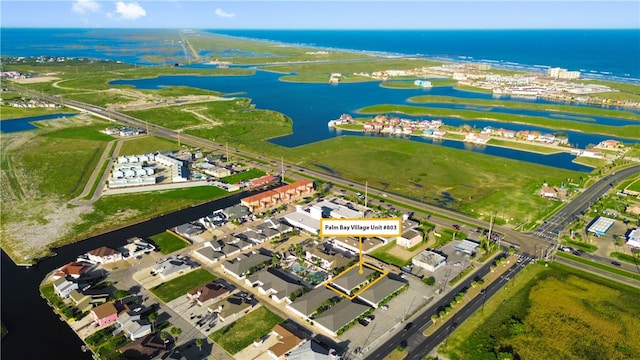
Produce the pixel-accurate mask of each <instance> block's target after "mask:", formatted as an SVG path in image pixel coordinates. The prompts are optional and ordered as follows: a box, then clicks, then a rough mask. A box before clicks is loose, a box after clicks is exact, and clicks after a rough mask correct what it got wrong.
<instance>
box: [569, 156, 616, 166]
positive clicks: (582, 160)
mask: <svg viewBox="0 0 640 360" xmlns="http://www.w3.org/2000/svg"><path fill="white" fill-rule="evenodd" d="M573 162H575V163H578V164H582V165H587V166H590V167H592V168H599V167H602V166H604V165H606V164H607V163H608V162H607V160H605V159H596V158H590V157H586V156H580V157H577V158H575V159H574V160H573Z"/></svg>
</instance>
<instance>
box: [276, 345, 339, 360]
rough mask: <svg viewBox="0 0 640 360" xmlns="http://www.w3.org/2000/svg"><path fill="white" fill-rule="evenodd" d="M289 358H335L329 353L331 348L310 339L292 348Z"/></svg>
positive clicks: (295, 359)
mask: <svg viewBox="0 0 640 360" xmlns="http://www.w3.org/2000/svg"><path fill="white" fill-rule="evenodd" d="M287 359H288V360H330V359H335V358H334V357H332V356H330V355H329V349H327V348H325V347H324V346H322V345H320V344H319V343H317V342H315V341H313V340H309V341H307V342H305V343H304V344H302V345H300V346H299V347H297V348H295V349H293V350H291V352H290V353H289V356H287Z"/></svg>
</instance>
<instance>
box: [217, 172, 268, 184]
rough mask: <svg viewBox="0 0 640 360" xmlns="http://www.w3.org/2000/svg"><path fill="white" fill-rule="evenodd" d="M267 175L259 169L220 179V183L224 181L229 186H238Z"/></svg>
mask: <svg viewBox="0 0 640 360" xmlns="http://www.w3.org/2000/svg"><path fill="white" fill-rule="evenodd" d="M266 174H267V173H265V172H264V171H262V170H259V169H251V170H248V171H243V172H239V173H237V174H233V175H230V176H226V177H223V178H221V179H220V181H222V182H223V183H227V184H237V183H240V182H243V181H247V180H251V179H257V178H259V177H261V176H265V175H266Z"/></svg>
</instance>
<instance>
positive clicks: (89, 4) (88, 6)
mask: <svg viewBox="0 0 640 360" xmlns="http://www.w3.org/2000/svg"><path fill="white" fill-rule="evenodd" d="M98 10H100V4H98V2H97V1H95V0H77V1H75V2H74V3H73V5H71V11H73V12H74V13H78V14H85V13H88V12H96V11H98Z"/></svg>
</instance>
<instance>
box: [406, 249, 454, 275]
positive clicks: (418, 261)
mask: <svg viewBox="0 0 640 360" xmlns="http://www.w3.org/2000/svg"><path fill="white" fill-rule="evenodd" d="M411 263H412V264H413V265H414V266H419V267H421V268H423V269H425V270H427V271H431V272H434V271H436V270H438V269H440V268H441V267H443V266H445V265H446V264H447V259H446V258H445V257H444V256H442V255H440V254H438V253H436V252H433V251H431V250H425V251H423V252H421V253H419V254H418V255H416V256H414V257H413V259H411Z"/></svg>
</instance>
